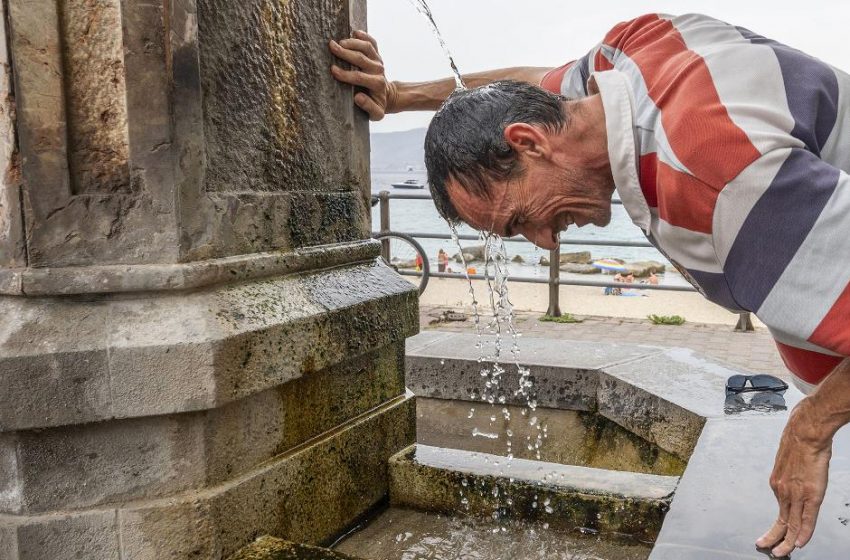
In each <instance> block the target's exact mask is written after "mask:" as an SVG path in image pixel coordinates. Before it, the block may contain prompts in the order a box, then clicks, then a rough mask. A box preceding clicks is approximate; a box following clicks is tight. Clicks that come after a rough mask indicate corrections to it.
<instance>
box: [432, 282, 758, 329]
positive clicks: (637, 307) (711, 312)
mask: <svg viewBox="0 0 850 560" xmlns="http://www.w3.org/2000/svg"><path fill="white" fill-rule="evenodd" d="M473 287H474V288H475V293H476V294H477V297H478V300H479V301H482V302H487V301H488V300H487V299H486V298H487V296H486V294H487V284H486V282H484V281H481V280H476V281H473ZM509 287H510V296H511V302H512V303H513V304H514V307H515V308H516V309H517V310H522V311H535V312H539V313H545V312H546V310H547V308H548V306H549V302H548V295H549V287H548V286H547V285H545V284H526V283H513V284H510V285H509ZM632 292H633V293H634V292H638V290H633V291H632ZM645 293H646V296H645V297H643V296H639V295H638V296H633V297H629V296H606V295H603V290H602V288H596V287H586V286H561V289H560V297H561V302H560V303H561V311H562V312H565V313H572V314H573V315H593V316H601V317H626V318H635V319H645V318H646V316H647V315H650V314H653V313H654V314H657V315H680V316H682V317H684V318H685V320H686V321H688V322H692V323H709V324H724V325H730V327H731V326H734V325H735V324H736V323H737V321H738V316H737V315H735V314H733V313H730V312H729V311H727V310H726V309H724V308H722V307H720V306H717V305H715V304H713V303H711V302H709V301H708V300H706V299H705V298H704V297H703V296H702V295H700V294H698V293H695V292H668V291H651V292H650V291H646V292H645ZM420 302H421V304H422V305H438V306H446V307H453V308H469V307H470V306H471V302H472V300H471V298H470V296H469V293H468V287H467V284H466V281H465V280H456V279H453V278H431V279H430V281H429V282H428V288H427V289H426V290H425V293H424V294H423V295H422V297H421V298H420ZM753 323H754V324H755V325H756V326H757V327H763V326H764V325H763V324H762V323H761V322H760V321H759V320H758V319H757V318H756V317H755V316H753Z"/></svg>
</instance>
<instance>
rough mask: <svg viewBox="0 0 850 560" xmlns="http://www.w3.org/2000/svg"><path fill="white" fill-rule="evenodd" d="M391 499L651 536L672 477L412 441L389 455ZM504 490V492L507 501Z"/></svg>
mask: <svg viewBox="0 0 850 560" xmlns="http://www.w3.org/2000/svg"><path fill="white" fill-rule="evenodd" d="M390 476H391V485H390V501H391V503H392V504H393V505H396V506H402V507H412V508H415V509H421V510H425V511H435V512H440V513H446V514H461V515H463V514H467V515H481V516H489V515H491V514H492V513H493V512H499V513H500V514H501V515H505V516H507V517H509V518H521V519H529V520H536V521H541V522H543V521H545V522H547V523H549V524H550V525H553V526H559V527H563V528H568V529H573V527H588V528H591V529H595V530H601V531H606V532H609V531H613V532H618V533H627V534H632V535H636V536H638V537H639V538H647V539H654V537H655V536H656V535H657V533H658V531H659V529H660V528H661V522H662V520H663V519H664V513H665V512H666V511H667V507H668V506H669V503H670V499H671V498H672V495H673V492H674V491H675V489H676V483H677V481H678V477H670V476H658V475H648V474H639V473H630V472H623V471H609V470H601V469H592V468H587V467H576V466H571V465H559V464H556V463H544V462H541V461H532V460H527V459H514V460H512V461H506V460H505V459H504V457H499V456H497V455H488V454H485V453H477V452H470V451H459V450H455V449H442V448H435V447H428V446H422V445H416V446H413V447H411V448H408V449H406V450H404V451H402V452H400V453H399V454H397V455H396V456H394V457H393V458H392V459H391V460H390ZM503 496H510V499H511V500H510V502H506V501H505V500H504V499H503Z"/></svg>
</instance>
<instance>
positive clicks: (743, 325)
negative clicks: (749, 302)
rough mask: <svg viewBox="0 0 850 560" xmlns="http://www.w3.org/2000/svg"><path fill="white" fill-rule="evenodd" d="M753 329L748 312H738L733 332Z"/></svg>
mask: <svg viewBox="0 0 850 560" xmlns="http://www.w3.org/2000/svg"><path fill="white" fill-rule="evenodd" d="M755 330H756V328H755V327H754V326H753V318H752V316H751V315H750V312H749V311H747V312H746V313H738V324H737V325H735V332H753V331H755Z"/></svg>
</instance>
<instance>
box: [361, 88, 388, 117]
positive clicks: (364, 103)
mask: <svg viewBox="0 0 850 560" xmlns="http://www.w3.org/2000/svg"><path fill="white" fill-rule="evenodd" d="M354 103H355V104H356V105H357V106H358V107H360V108H361V109H363V110H364V111H366V112H367V113H368V114H369V119H370V120H373V121H379V120H381V119H383V118H384V109H383V108H382V107H381V106H380V105H378V104H377V103H375V100H374V99H372V98H371V97H369V96H368V95H366V94H365V93H358V94H357V95H355V96H354Z"/></svg>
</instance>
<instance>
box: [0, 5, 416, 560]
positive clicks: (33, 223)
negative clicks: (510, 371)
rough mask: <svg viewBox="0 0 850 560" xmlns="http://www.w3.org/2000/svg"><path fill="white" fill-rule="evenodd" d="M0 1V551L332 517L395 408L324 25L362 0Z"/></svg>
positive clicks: (191, 547)
mask: <svg viewBox="0 0 850 560" xmlns="http://www.w3.org/2000/svg"><path fill="white" fill-rule="evenodd" d="M0 10H2V11H3V13H2V17H3V21H4V24H5V25H4V26H0V33H2V34H3V36H2V41H0V65H2V70H3V71H2V73H0V91H2V92H3V95H0V169H2V173H0V181H2V184H0V318H2V319H0V560H19V559H27V560H46V559H51V560H62V559H66V558H68V559H70V558H86V559H92V560H99V559H123V560H129V559H132V560H143V559H151V560H153V559H162V558H205V559H206V558H225V557H227V556H228V555H230V554H231V553H232V552H233V551H235V550H237V549H238V548H240V547H241V546H243V545H245V544H246V543H248V542H250V541H251V540H253V539H254V538H256V537H257V536H259V535H262V534H271V535H275V536H278V537H283V538H287V539H290V540H294V541H299V542H306V543H321V542H323V541H325V540H326V539H328V538H331V537H332V536H334V535H336V534H337V533H339V532H340V531H341V530H343V529H344V528H345V527H347V526H348V525H349V524H350V523H351V522H352V521H353V520H355V519H356V518H357V517H358V516H360V515H361V514H363V513H364V512H365V511H367V510H368V509H369V508H370V507H372V506H373V505H374V504H375V503H377V502H378V501H379V500H381V499H382V498H383V496H384V495H385V494H386V490H387V477H386V468H387V467H386V459H387V458H388V457H389V456H390V455H392V454H393V453H395V452H396V451H397V450H399V449H401V448H403V447H404V446H406V445H408V444H409V443H410V442H411V441H412V438H413V425H414V419H413V410H412V406H411V405H412V403H411V402H410V400H409V398H408V397H407V396H406V395H405V390H404V378H403V375H404V372H403V360H404V339H405V338H406V337H407V336H409V335H410V334H413V333H414V332H415V331H416V329H417V325H418V318H417V309H416V295H415V291H414V290H413V289H412V286H411V285H410V284H409V283H407V282H406V281H405V280H403V279H401V278H399V277H398V276H397V275H395V274H394V273H393V272H392V271H391V270H390V269H389V268H387V267H386V266H385V265H383V264H382V263H381V261H380V260H378V259H377V257H378V254H379V252H380V244H378V243H376V242H373V241H371V240H369V238H368V236H369V233H368V232H369V229H370V228H369V204H368V194H369V188H370V187H369V169H368V123H367V121H366V119H365V117H364V115H362V114H360V113H359V111H358V110H357V109H355V108H354V106H353V104H352V101H351V97H352V92H351V90H350V89H349V88H346V87H342V86H340V85H338V84H336V83H335V82H334V81H333V79H332V78H331V77H330V74H329V67H330V64H331V62H332V61H331V59H330V55H329V54H328V52H327V49H326V43H327V41H328V39H329V38H331V37H340V36H344V35H347V34H348V33H349V32H350V29H351V27H352V26H356V27H363V26H365V0H161V1H160V2H156V1H153V2H142V1H140V0H26V1H25V0H7V1H5V2H3V3H2V4H0Z"/></svg>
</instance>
